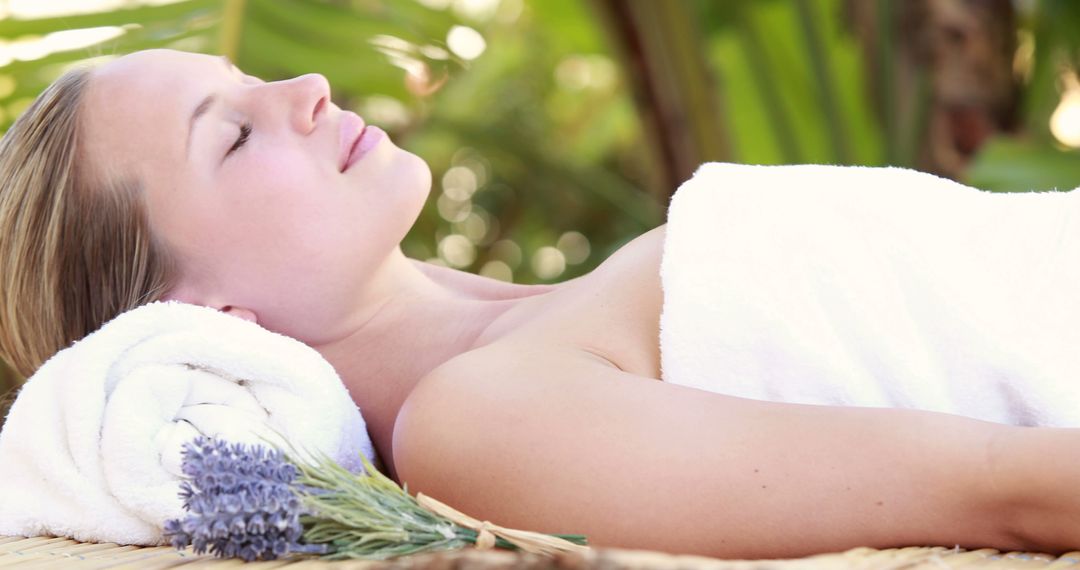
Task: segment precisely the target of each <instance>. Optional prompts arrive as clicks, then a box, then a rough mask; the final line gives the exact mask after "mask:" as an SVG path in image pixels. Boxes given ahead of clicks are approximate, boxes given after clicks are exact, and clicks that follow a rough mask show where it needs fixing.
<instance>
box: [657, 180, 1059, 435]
mask: <svg viewBox="0 0 1080 570" xmlns="http://www.w3.org/2000/svg"><path fill="white" fill-rule="evenodd" d="M661 282H662V284H663V290H664V304H663V312H662V315H661V320H660V326H661V333H660V344H661V369H662V378H663V379H664V380H665V381H667V382H672V383H675V384H681V385H685V386H691V387H695V388H700V389H704V390H710V391H714V392H720V393H724V394H729V395H733V396H740V397H745V398H752V399H758V400H771V401H782V402H794V403H803V404H826V405H850V406H872V407H901V408H916V409H924V410H932V411H938V412H946V413H952V414H959V415H964V416H969V417H973V418H978V419H983V420H987V421H993V422H998V423H1006V424H1014V425H1045V426H1063V427H1064V426H1080V191H1074V192H1038V193H1015V194H992V193H989V192H983V191H980V190H976V189H974V188H970V187H967V186H964V185H961V184H959V183H956V182H953V181H950V180H945V179H942V178H938V177H936V176H932V175H929V174H924V173H920V172H915V171H912V170H906V169H900V168H861V167H834V166H778V167H765V166H745V165H734V164H720V163H709V164H705V165H702V166H701V167H700V168H699V170H698V171H697V173H696V174H695V175H694V177H693V178H692V179H691V180H689V181H687V182H686V183H684V184H683V185H682V186H681V187H680V188H679V189H678V191H677V192H676V193H675V195H674V196H673V198H672V200H671V204H670V208H669V212H668V227H667V231H666V241H665V244H664V254H663V260H662V263H661Z"/></svg>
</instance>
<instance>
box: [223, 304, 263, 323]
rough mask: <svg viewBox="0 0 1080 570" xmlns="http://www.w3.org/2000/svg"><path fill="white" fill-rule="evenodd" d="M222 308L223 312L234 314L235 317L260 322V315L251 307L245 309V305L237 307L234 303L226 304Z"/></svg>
mask: <svg viewBox="0 0 1080 570" xmlns="http://www.w3.org/2000/svg"><path fill="white" fill-rule="evenodd" d="M220 310H221V312H222V313H225V314H226V315H232V316H234V317H240V318H241V319H244V320H245V321H251V322H253V323H255V324H259V317H258V316H257V315H256V314H255V312H254V311H252V310H250V309H245V308H243V307H236V306H233V305H225V306H224V307H222V308H221V309H220Z"/></svg>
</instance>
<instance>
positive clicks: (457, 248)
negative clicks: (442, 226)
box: [439, 234, 476, 269]
mask: <svg viewBox="0 0 1080 570" xmlns="http://www.w3.org/2000/svg"><path fill="white" fill-rule="evenodd" d="M439 258H441V259H442V260H444V261H446V263H447V264H449V265H450V266H451V267H457V268H459V269H460V268H462V267H468V266H470V265H472V262H473V261H475V260H476V248H475V247H473V244H472V242H471V241H469V238H467V237H465V236H463V235H461V234H450V235H448V236H446V237H444V238H443V239H442V240H441V241H440V242H439Z"/></svg>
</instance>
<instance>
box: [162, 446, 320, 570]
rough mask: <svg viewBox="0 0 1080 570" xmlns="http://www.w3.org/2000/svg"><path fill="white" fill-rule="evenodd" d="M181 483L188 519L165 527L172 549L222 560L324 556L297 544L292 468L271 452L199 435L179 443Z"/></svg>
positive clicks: (299, 510) (299, 511)
mask: <svg viewBox="0 0 1080 570" xmlns="http://www.w3.org/2000/svg"><path fill="white" fill-rule="evenodd" d="M182 469H183V472H184V474H185V475H187V476H188V477H189V479H188V480H187V481H184V482H182V483H181V484H180V498H181V499H182V500H183V501H184V509H185V510H187V511H188V513H189V514H188V515H187V516H186V517H184V518H183V519H173V520H170V521H168V522H166V523H165V537H166V538H167V539H168V540H169V541H170V542H171V543H172V545H173V546H175V547H176V548H184V547H186V546H188V545H189V544H190V545H192V546H193V549H194V551H195V553H196V554H202V553H204V552H206V551H207V550H209V551H210V552H211V553H213V554H214V555H216V556H219V557H222V558H242V559H244V560H245V561H248V562H250V561H252V560H260V559H261V560H273V559H275V558H278V557H280V556H284V555H285V554H288V553H317V554H322V553H325V552H326V550H327V549H326V547H325V546H323V545H310V544H303V543H301V542H300V538H301V536H302V535H303V530H304V529H303V526H302V525H301V523H300V517H301V515H304V514H306V512H305V509H304V507H303V504H302V502H301V501H300V499H299V497H298V496H297V494H296V493H295V491H294V490H293V488H292V483H293V481H294V480H295V479H296V476H297V475H298V473H299V472H298V470H297V469H296V467H295V466H294V465H292V464H291V463H289V462H287V461H286V460H285V456H284V455H283V454H282V453H281V452H280V451H276V450H268V449H266V448H265V447H262V446H257V445H256V446H251V447H248V446H245V445H242V444H232V445H230V444H228V443H226V442H223V441H218V440H213V439H210V438H207V437H201V436H200V437H198V438H196V439H195V440H194V441H193V442H190V443H187V444H185V445H184V450H183V463H182Z"/></svg>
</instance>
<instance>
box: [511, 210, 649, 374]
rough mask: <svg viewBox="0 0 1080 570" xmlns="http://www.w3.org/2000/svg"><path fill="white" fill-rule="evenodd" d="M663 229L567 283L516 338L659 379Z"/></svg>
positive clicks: (535, 310)
mask: <svg viewBox="0 0 1080 570" xmlns="http://www.w3.org/2000/svg"><path fill="white" fill-rule="evenodd" d="M664 230H665V226H660V227H657V228H655V229H653V230H651V231H649V232H647V233H645V234H642V235H641V236H638V237H637V238H635V239H634V240H632V241H631V242H629V243H627V244H626V245H624V246H623V247H621V248H620V249H619V250H618V251H616V252H615V253H614V254H612V255H611V256H610V257H609V258H608V259H606V260H605V261H604V262H603V263H602V264H601V265H600V266H599V267H597V268H596V269H594V270H593V271H592V272H591V273H589V274H588V275H585V276H583V277H580V278H578V279H575V280H573V281H570V282H567V283H566V284H564V286H563V287H562V288H561V289H560V290H559V291H558V294H556V295H553V296H552V298H551V299H548V300H546V301H545V303H544V304H543V305H541V306H537V307H534V308H533V310H532V311H530V313H531V314H530V315H529V316H528V317H527V318H524V319H522V322H521V325H520V327H519V328H518V329H517V330H516V331H515V332H514V335H515V336H517V337H518V338H519V339H520V338H521V336H526V337H527V340H528V341H529V342H530V343H546V344H550V345H552V346H553V347H554V346H558V347H560V348H566V347H570V348H573V349H581V350H584V351H587V352H591V353H593V354H595V355H597V356H600V357H603V358H605V359H607V360H609V361H610V362H611V363H612V364H614V365H615V366H617V367H618V368H620V369H622V370H624V371H627V372H631V373H634V374H639V375H642V376H646V377H650V378H657V379H659V378H660V340H659V338H660V311H661V309H662V305H663V291H662V289H661V285H660V260H661V256H662V253H663V245H664Z"/></svg>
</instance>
